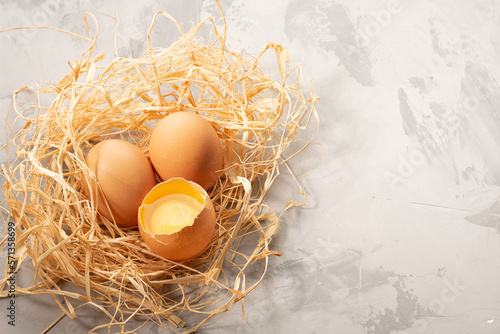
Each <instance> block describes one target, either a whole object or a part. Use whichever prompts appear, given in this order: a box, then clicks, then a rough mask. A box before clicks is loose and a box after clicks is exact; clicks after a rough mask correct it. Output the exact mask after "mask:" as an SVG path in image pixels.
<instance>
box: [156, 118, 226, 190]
mask: <svg viewBox="0 0 500 334" xmlns="http://www.w3.org/2000/svg"><path fill="white" fill-rule="evenodd" d="M149 154H150V156H151V162H152V163H153V166H154V168H155V170H156V172H157V173H158V175H159V176H160V178H161V179H162V180H164V181H165V180H168V179H170V178H173V177H182V178H184V179H186V180H189V181H193V182H196V183H198V184H199V185H201V186H202V187H203V188H204V189H205V190H207V189H209V188H210V187H212V186H213V185H214V184H215V182H216V181H217V179H218V178H219V174H220V171H221V170H222V168H223V157H222V154H223V153H222V144H221V141H220V139H219V137H218V135H217V132H216V131H215V129H214V128H213V126H212V125H211V124H210V123H209V122H208V121H206V120H205V119H204V118H203V117H201V116H199V115H197V114H194V113H191V112H175V113H172V114H169V115H168V116H166V117H165V118H163V119H162V120H161V121H160V122H159V123H158V124H157V125H156V126H155V128H154V129H153V132H152V133H151V137H150V141H149Z"/></svg>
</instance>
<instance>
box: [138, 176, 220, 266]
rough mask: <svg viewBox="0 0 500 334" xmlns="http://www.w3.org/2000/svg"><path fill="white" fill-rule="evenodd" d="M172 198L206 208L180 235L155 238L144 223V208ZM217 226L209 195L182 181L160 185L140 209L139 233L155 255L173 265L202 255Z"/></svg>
mask: <svg viewBox="0 0 500 334" xmlns="http://www.w3.org/2000/svg"><path fill="white" fill-rule="evenodd" d="M171 194H185V195H189V196H191V197H193V198H195V199H197V200H198V201H200V202H201V203H203V208H202V209H201V211H200V213H199V214H198V216H197V217H196V218H195V219H194V221H192V222H189V223H187V225H186V226H184V227H183V228H181V229H180V230H179V231H178V232H172V233H170V234H166V233H157V234H154V235H153V234H152V233H151V232H150V231H149V227H148V223H149V222H148V221H146V219H145V218H146V217H145V207H146V205H148V204H153V203H154V202H155V201H158V200H160V199H161V198H162V197H164V196H168V195H171ZM215 225H216V219H215V209H214V206H213V203H212V201H211V199H210V197H209V196H208V194H207V193H206V191H205V190H204V189H203V188H202V187H201V186H199V185H198V184H196V183H194V182H191V181H187V180H185V179H183V178H172V179H170V180H168V181H165V182H162V183H159V184H157V185H156V186H155V187H154V188H153V189H152V190H151V191H150V192H149V194H147V195H146V197H145V198H144V201H143V202H142V205H141V207H140V208H139V231H140V233H141V236H142V238H143V239H144V241H145V242H146V244H147V245H148V246H149V248H151V250H153V251H154V252H155V253H156V254H158V255H160V256H162V257H164V258H166V259H169V260H173V261H183V260H188V259H190V258H192V257H195V256H197V255H199V254H200V253H202V252H203V250H204V249H205V248H206V246H207V245H208V243H209V242H210V239H211V238H212V235H213V233H214V230H215Z"/></svg>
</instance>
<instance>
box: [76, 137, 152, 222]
mask: <svg viewBox="0 0 500 334" xmlns="http://www.w3.org/2000/svg"><path fill="white" fill-rule="evenodd" d="M85 161H86V163H87V166H88V167H89V168H90V170H91V171H92V172H93V173H94V174H95V179H94V178H91V179H87V178H86V177H84V178H83V191H84V194H85V196H87V198H89V199H92V200H93V205H94V207H96V208H97V210H98V211H99V213H101V214H102V215H103V216H104V217H106V218H108V219H109V220H111V221H113V220H114V221H115V222H116V223H117V224H118V225H121V226H136V225H137V219H138V212H139V207H140V206H141V203H142V200H143V199H144V197H145V196H146V195H147V194H148V192H149V191H150V190H151V189H153V187H154V186H155V185H156V176H155V173H154V170H153V167H152V166H151V163H150V162H149V160H148V158H147V157H146V156H145V155H144V153H143V152H142V151H141V150H140V149H139V148H138V147H137V146H135V145H134V144H132V143H129V142H127V141H124V140H119V139H110V140H105V141H102V142H100V143H98V144H97V145H95V146H94V147H92V149H91V150H90V151H89V153H88V155H87V157H86V159H85ZM96 181H97V182H96ZM98 185H99V186H100V188H101V189H102V193H103V195H104V197H103V196H102V195H101V192H100V191H99V187H98ZM104 198H106V200H107V202H108V205H109V207H110V209H111V210H109V209H108V207H107V206H106V202H105V201H104Z"/></svg>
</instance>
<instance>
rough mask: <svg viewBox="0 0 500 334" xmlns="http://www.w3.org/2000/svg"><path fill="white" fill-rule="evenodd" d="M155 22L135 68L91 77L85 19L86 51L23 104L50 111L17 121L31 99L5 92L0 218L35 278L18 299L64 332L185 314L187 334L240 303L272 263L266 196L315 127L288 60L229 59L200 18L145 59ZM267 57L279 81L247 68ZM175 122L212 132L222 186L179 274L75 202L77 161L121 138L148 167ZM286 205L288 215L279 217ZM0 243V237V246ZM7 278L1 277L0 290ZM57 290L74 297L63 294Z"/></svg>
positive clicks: (123, 64) (110, 68)
mask: <svg viewBox="0 0 500 334" xmlns="http://www.w3.org/2000/svg"><path fill="white" fill-rule="evenodd" d="M159 14H162V15H164V16H166V17H167V18H169V19H171V20H173V18H172V17H170V16H169V15H168V14H166V13H163V12H158V13H157V14H156V15H155V18H154V19H153V21H152V23H151V26H150V29H149V32H148V36H147V38H148V49H147V50H146V52H145V53H144V54H143V56H141V57H139V58H136V59H131V58H116V59H114V60H113V61H112V62H111V63H110V64H109V65H106V66H104V65H100V64H101V62H102V58H104V55H103V54H102V53H101V54H98V55H97V56H93V51H94V48H95V41H96V39H95V38H96V36H94V37H92V36H91V34H90V28H89V24H88V18H89V17H91V18H93V19H94V22H95V24H96V25H97V22H96V20H95V18H94V17H93V16H92V15H90V16H89V15H87V16H86V17H85V22H86V24H87V28H88V31H89V38H87V39H88V40H89V41H90V47H89V49H88V50H87V51H86V52H85V53H84V54H83V55H82V56H81V57H80V59H79V60H77V61H75V62H73V64H72V65H71V71H70V73H68V74H67V75H66V76H65V77H64V78H62V79H61V80H60V81H59V82H58V83H56V84H45V85H43V86H41V88H39V89H37V90H36V91H35V93H34V94H33V96H32V99H34V100H35V101H39V100H40V96H41V95H44V96H49V97H50V99H51V101H52V103H51V104H50V106H48V107H44V106H41V105H36V103H35V105H31V106H30V107H29V108H28V109H30V110H35V111H36V114H37V115H36V116H35V117H31V118H28V117H26V116H25V115H26V108H25V109H23V108H22V107H20V105H21V102H19V103H18V102H17V101H16V96H17V95H18V94H19V92H20V91H23V90H26V91H29V89H28V88H27V87H24V88H21V89H20V90H18V91H16V92H14V105H13V109H12V111H11V112H10V113H11V114H14V116H15V117H17V121H22V122H24V123H25V125H24V127H23V128H22V130H21V131H20V132H18V133H11V134H10V139H9V143H8V146H14V147H15V151H16V156H17V157H16V159H15V160H14V161H11V162H10V163H9V164H8V165H4V166H2V172H3V174H4V177H5V180H6V181H5V185H4V189H3V190H4V194H5V203H4V204H7V206H8V215H9V219H10V220H12V221H14V222H15V224H16V243H17V247H16V259H17V261H18V263H17V268H19V267H20V266H21V265H23V263H24V261H26V260H27V257H28V258H30V259H31V261H32V262H33V266H34V277H35V284H34V285H33V286H29V287H20V286H18V287H17V290H16V291H17V293H18V294H26V295H39V294H50V295H52V296H53V297H54V300H55V302H56V303H57V305H58V306H59V307H60V308H61V310H62V312H63V313H62V315H61V317H60V318H62V317H64V316H68V317H70V318H73V319H74V318H76V317H77V314H76V309H77V308H79V307H82V306H85V305H90V306H93V307H95V308H96V309H98V310H100V311H102V312H104V313H105V314H106V315H107V316H108V318H109V323H107V324H104V325H100V326H96V327H95V328H94V330H93V331H95V330H98V329H99V328H102V327H107V328H108V329H112V330H113V331H115V330H120V331H127V332H134V331H135V330H137V328H136V329H130V328H127V327H129V326H126V324H127V322H128V321H129V320H130V319H131V318H132V317H135V316H143V318H139V319H143V320H144V321H145V322H147V321H154V322H156V323H158V324H159V325H161V326H168V325H169V324H170V325H172V326H175V327H179V326H180V327H183V326H185V325H186V324H185V322H184V321H183V320H181V318H183V316H184V315H186V313H188V314H190V313H197V314H199V316H198V317H197V318H196V317H195V318H196V319H198V320H196V321H195V323H190V324H189V326H188V327H186V328H187V329H189V330H188V332H193V331H195V330H196V329H198V328H199V327H200V326H202V325H203V324H204V323H205V322H206V321H207V320H208V319H210V318H211V317H213V316H214V315H216V314H218V313H221V312H224V311H227V310H229V309H230V308H231V306H232V305H233V304H234V303H236V302H238V301H242V300H243V298H244V297H245V296H246V295H247V294H248V293H249V292H251V291H252V290H253V289H254V288H255V287H256V286H257V285H258V284H259V283H260V282H261V281H262V279H263V278H264V276H265V273H266V269H267V264H268V257H269V256H271V255H281V253H279V251H275V250H272V249H271V248H270V241H271V239H272V237H273V235H275V233H277V232H278V229H279V220H280V216H281V214H282V213H283V212H273V211H271V210H270V208H269V207H268V206H267V205H266V203H265V200H264V199H265V195H266V193H267V191H268V190H269V189H270V188H271V185H272V184H273V181H274V180H275V178H276V177H277V176H278V175H279V173H280V167H283V168H281V170H285V171H287V172H290V173H291V170H290V169H289V168H288V166H287V160H288V159H290V158H292V157H294V156H295V155H296V154H298V153H299V152H300V151H301V150H302V149H303V148H305V147H306V146H307V145H308V144H309V143H310V142H311V141H310V140H303V139H297V136H296V135H297V134H298V133H299V132H300V131H301V130H303V129H305V128H307V127H308V125H309V123H310V121H311V120H312V119H313V118H316V117H317V116H316V111H315V108H314V105H315V102H316V100H317V97H316V96H315V95H314V94H312V93H309V92H308V91H307V89H306V87H305V84H304V82H303V81H302V79H301V74H300V68H299V67H298V66H292V67H289V66H288V64H287V62H288V61H289V56H288V54H287V52H286V51H285V50H284V49H283V47H282V46H280V45H279V44H275V43H270V44H268V45H267V46H265V47H264V48H263V49H262V51H261V52H260V54H258V55H257V56H256V57H251V56H249V55H241V54H238V53H236V52H234V51H232V50H231V49H230V48H229V47H228V45H227V43H226V37H225V36H226V35H225V31H226V28H227V26H226V24H225V22H224V27H223V30H220V29H219V30H220V31H219V30H218V29H217V28H216V24H215V22H214V21H213V20H212V19H210V18H208V19H206V20H205V21H203V22H201V23H200V24H198V25H196V26H195V27H194V28H192V29H191V30H189V31H188V32H184V31H183V30H182V29H181V28H180V26H179V25H178V27H179V29H180V35H181V37H180V39H179V40H178V41H177V42H176V43H174V44H173V45H171V46H170V47H168V48H154V47H151V46H150V42H149V35H150V32H151V29H152V28H153V26H154V21H155V19H156V18H157V15H159ZM174 22H175V21H174ZM204 25H208V27H209V28H210V30H211V31H212V33H211V35H212V36H213V37H212V39H213V40H212V41H208V42H207V43H203V42H202V40H201V39H200V38H199V37H197V36H198V35H199V31H200V29H201V27H202V26H204ZM269 52H272V53H275V54H276V59H277V67H276V72H275V74H276V77H277V80H273V79H272V78H271V77H272V75H271V74H266V73H264V70H263V66H261V65H260V62H259V61H260V60H261V57H262V56H263V55H264V54H266V53H269ZM24 102H25V101H24ZM176 111H191V112H195V113H198V114H200V115H202V116H203V117H204V118H206V119H207V120H208V121H210V122H211V124H212V125H213V126H214V127H215V128H216V129H217V132H218V135H219V136H220V138H221V139H222V140H223V143H224V160H225V166H224V170H223V172H222V176H221V178H220V180H219V181H218V182H217V184H216V185H215V186H214V187H213V188H212V189H211V190H210V191H209V195H210V196H211V198H212V199H213V202H214V205H215V208H216V212H217V228H216V232H215V233H214V235H213V237H212V240H211V242H210V245H209V246H208V247H207V249H206V250H205V251H204V253H203V254H202V255H201V256H199V257H197V258H195V259H192V260H189V261H185V262H182V263H176V262H172V261H168V260H166V259H164V258H161V257H159V256H157V255H155V254H154V253H152V252H151V251H150V250H149V248H148V247H147V246H146V245H145V243H144V242H143V241H142V239H141V237H140V234H139V231H138V229H137V228H128V229H126V228H120V227H118V226H117V225H116V224H115V223H113V222H111V221H108V220H106V218H104V217H102V216H101V215H99V214H98V213H97V212H96V210H95V209H94V208H93V207H92V204H91V203H90V202H89V200H88V199H87V198H86V197H85V196H84V195H83V193H82V178H83V175H84V174H86V173H87V174H88V173H90V172H89V170H88V169H87V168H86V165H85V156H86V153H87V152H88V151H89V149H90V148H91V147H92V146H93V145H95V144H96V143H98V142H99V141H102V140H105V139H108V138H112V137H113V138H116V137H121V138H125V139H127V140H129V141H132V142H134V143H135V144H136V145H137V146H138V147H139V148H141V149H142V150H143V151H144V153H145V154H146V155H148V138H149V135H150V133H151V131H152V128H153V127H154V124H155V122H157V121H158V120H160V119H161V118H163V117H165V115H167V114H169V113H171V112H176ZM311 140H312V139H311ZM291 144H293V145H291ZM3 150H4V151H7V149H6V147H4V148H3ZM285 157H286V158H285ZM294 179H295V176H294ZM297 186H298V187H299V190H300V191H301V192H302V189H300V184H299V183H298V182H297ZM302 194H304V193H303V192H302ZM304 199H305V194H304ZM296 205H300V203H293V202H292V201H290V202H288V203H287V204H286V209H288V208H290V207H293V206H296ZM3 206H4V207H6V205H3ZM286 209H285V210H286ZM4 219H5V218H4ZM6 226H7V224H6ZM6 240H7V234H5V233H4V238H3V240H2V244H5V243H6ZM242 243H244V244H245V247H240V245H241V244H242ZM253 266H257V268H258V270H260V271H259V272H261V274H259V277H258V278H257V279H254V280H253V281H252V282H249V281H248V280H247V279H246V276H245V273H246V272H247V271H248V270H252V269H251V268H252V267H253ZM253 271H254V272H255V270H253ZM9 277H10V275H9V274H8V270H6V271H5V277H4V278H3V279H2V280H1V281H0V284H1V286H2V290H5V286H6V282H7V279H8V278H9ZM62 282H70V283H72V284H70V285H72V286H76V287H77V288H76V289H74V288H73V289H67V291H66V290H65V289H64V288H63V287H62V285H61V284H59V283H62ZM63 286H65V287H66V286H68V284H65V285H63ZM0 296H1V297H6V296H7V291H3V292H1V295H0ZM56 321H57V320H56ZM115 326H116V327H117V328H115V329H113V328H114V327H115Z"/></svg>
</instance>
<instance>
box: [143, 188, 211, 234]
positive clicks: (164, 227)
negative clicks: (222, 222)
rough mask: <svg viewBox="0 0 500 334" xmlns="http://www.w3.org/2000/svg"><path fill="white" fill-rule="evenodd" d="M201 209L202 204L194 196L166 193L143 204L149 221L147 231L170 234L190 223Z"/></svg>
mask: <svg viewBox="0 0 500 334" xmlns="http://www.w3.org/2000/svg"><path fill="white" fill-rule="evenodd" d="M202 209H203V204H202V203H200V202H199V201H197V200H196V199H195V198H193V197H191V196H188V195H183V194H173V195H168V196H165V197H163V198H161V199H160V200H157V201H156V202H154V203H152V204H148V205H145V207H144V214H145V216H146V217H147V219H146V221H149V229H148V230H149V231H150V232H151V233H152V234H153V235H155V234H158V233H166V234H170V233H173V232H177V231H179V230H180V229H181V228H183V227H184V226H186V225H191V224H192V223H193V221H194V219H195V218H196V216H197V215H198V214H199V213H200V212H201V210H202Z"/></svg>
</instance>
